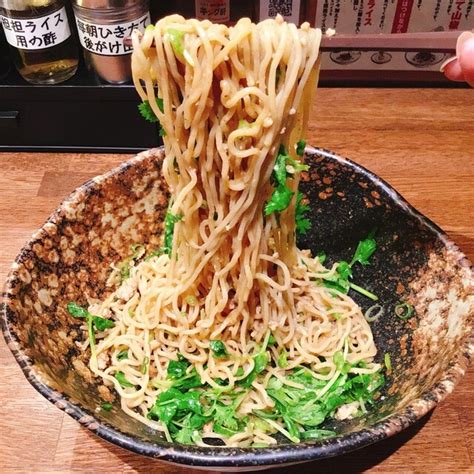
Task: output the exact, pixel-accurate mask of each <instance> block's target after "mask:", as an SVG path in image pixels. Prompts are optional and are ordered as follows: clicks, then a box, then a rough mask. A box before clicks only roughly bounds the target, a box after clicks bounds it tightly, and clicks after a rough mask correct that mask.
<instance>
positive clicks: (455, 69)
mask: <svg viewBox="0 0 474 474" xmlns="http://www.w3.org/2000/svg"><path fill="white" fill-rule="evenodd" d="M442 72H444V75H445V76H446V77H447V78H448V79H449V80H451V81H458V82H460V81H465V79H464V74H463V70H462V68H461V65H460V64H459V60H458V59H457V58H455V59H454V60H453V61H450V62H448V63H447V64H445V65H444V69H443V71H442Z"/></svg>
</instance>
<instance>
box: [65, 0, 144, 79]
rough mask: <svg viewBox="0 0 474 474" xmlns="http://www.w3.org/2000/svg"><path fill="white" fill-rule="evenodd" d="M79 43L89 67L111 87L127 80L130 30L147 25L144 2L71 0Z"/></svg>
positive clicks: (128, 74) (128, 73)
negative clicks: (125, 40) (127, 39)
mask: <svg viewBox="0 0 474 474" xmlns="http://www.w3.org/2000/svg"><path fill="white" fill-rule="evenodd" d="M73 7H74V14H75V16H76V25H77V30H78V32H79V40H80V42H81V45H82V48H83V50H84V56H85V59H86V63H87V64H88V66H89V68H91V69H93V70H95V72H96V73H97V75H98V76H99V77H100V78H101V79H103V80H104V81H106V82H109V83H111V84H122V83H125V82H128V81H130V79H131V75H132V71H131V53H132V46H131V45H130V44H127V43H126V42H124V39H126V38H128V37H130V36H131V34H132V31H133V30H135V29H138V30H140V31H142V32H143V31H144V30H145V28H146V26H147V25H149V24H150V14H149V12H148V2H147V0H73Z"/></svg>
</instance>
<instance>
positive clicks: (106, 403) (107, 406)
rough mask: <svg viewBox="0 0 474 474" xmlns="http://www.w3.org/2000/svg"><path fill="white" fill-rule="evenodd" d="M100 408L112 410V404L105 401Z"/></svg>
mask: <svg viewBox="0 0 474 474" xmlns="http://www.w3.org/2000/svg"><path fill="white" fill-rule="evenodd" d="M100 408H102V410H105V411H110V410H112V408H113V405H112V403H108V402H105V403H102V405H101V406H100Z"/></svg>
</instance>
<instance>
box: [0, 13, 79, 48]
mask: <svg viewBox="0 0 474 474" xmlns="http://www.w3.org/2000/svg"><path fill="white" fill-rule="evenodd" d="M0 19H1V20H2V25H3V30H4V31H5V36H6V38H7V41H8V42H9V43H10V44H11V45H12V46H15V47H16V48H20V49H44V48H51V47H53V46H56V45H57V44H60V43H62V42H63V41H66V40H67V39H68V38H69V37H70V36H71V29H70V28H69V22H68V19H67V15H66V8H65V7H62V8H61V9H60V10H57V11H55V12H54V13H50V14H49V15H46V16H41V17H38V18H8V17H6V16H0Z"/></svg>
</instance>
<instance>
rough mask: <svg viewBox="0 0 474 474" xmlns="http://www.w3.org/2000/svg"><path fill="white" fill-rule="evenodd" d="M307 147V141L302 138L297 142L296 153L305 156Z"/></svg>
mask: <svg viewBox="0 0 474 474" xmlns="http://www.w3.org/2000/svg"><path fill="white" fill-rule="evenodd" d="M305 148H306V142H305V140H300V141H299V142H298V143H297V144H296V154H297V155H299V156H303V155H304V149H305Z"/></svg>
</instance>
